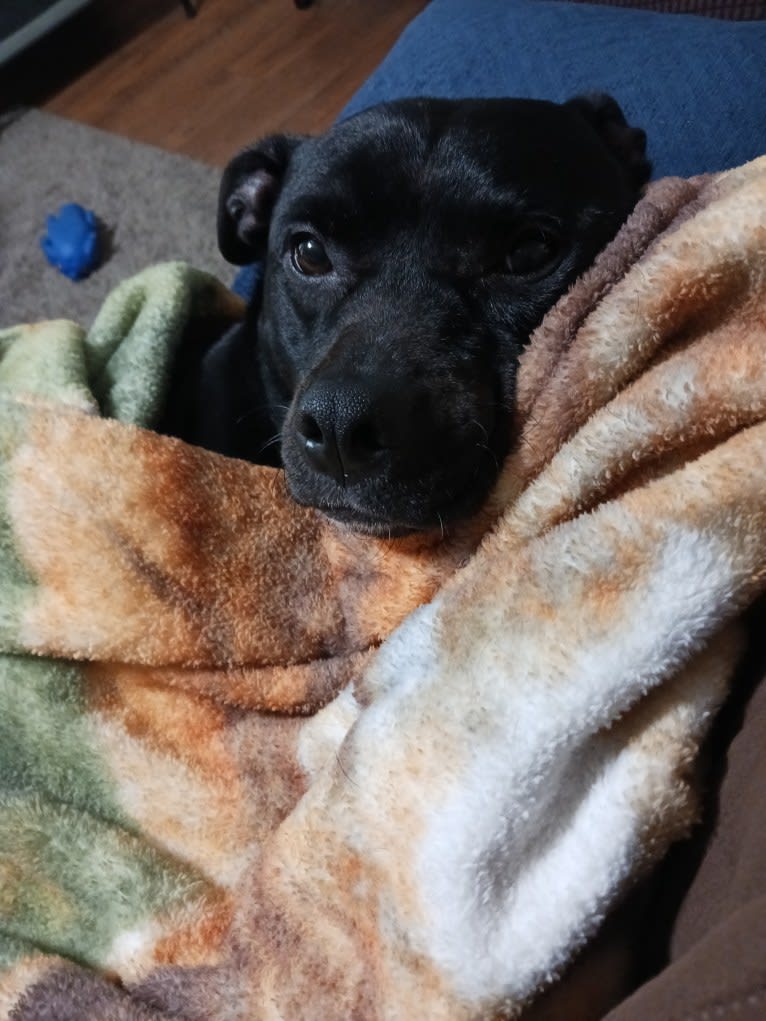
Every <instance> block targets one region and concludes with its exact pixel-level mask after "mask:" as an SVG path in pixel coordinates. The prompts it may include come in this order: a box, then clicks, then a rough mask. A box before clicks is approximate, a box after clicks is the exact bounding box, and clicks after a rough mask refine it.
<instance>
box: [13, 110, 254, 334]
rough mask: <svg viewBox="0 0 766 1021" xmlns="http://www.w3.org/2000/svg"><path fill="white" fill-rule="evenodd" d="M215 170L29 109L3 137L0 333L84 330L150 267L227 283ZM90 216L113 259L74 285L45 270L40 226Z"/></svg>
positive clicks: (228, 273)
mask: <svg viewBox="0 0 766 1021" xmlns="http://www.w3.org/2000/svg"><path fill="white" fill-rule="evenodd" d="M220 174H221V172H220V170H218V169H216V168H214V167H209V166H206V165H204V164H202V163H196V162H194V161H193V160H189V159H186V158H185V157H183V156H175V155H172V154H170V153H165V152H162V151H161V150H160V149H155V148H153V147H151V146H147V145H139V144H138V143H136V142H130V141H128V140H126V139H124V138H119V137H117V136H116V135H110V134H108V133H107V132H104V131H97V130H96V129H95V128H89V127H86V126H84V125H82V124H76V123H74V122H72V121H68V120H64V119H63V118H61V117H55V116H53V115H52V114H47V113H43V112H41V111H39V110H31V111H28V112H26V113H23V114H22V115H21V116H20V117H18V118H17V119H15V120H12V121H11V122H10V123H9V124H7V125H6V126H5V127H4V128H2V129H0V327H1V326H10V325H14V324H15V323H20V322H30V321H34V320H37V319H51V318H57V319H58V318H66V319H74V320H76V321H77V322H81V323H83V324H84V325H88V324H89V323H90V322H91V321H92V319H93V316H94V314H95V312H96V311H97V310H98V308H99V305H100V304H101V301H102V300H103V298H104V296H105V295H106V294H107V293H108V292H109V290H110V289H111V288H112V287H113V286H114V285H115V284H116V283H118V282H119V281H120V280H123V279H125V277H127V276H129V275H130V274H132V273H135V272H137V271H138V270H140V269H143V268H144V267H145V266H148V265H150V264H151V263H154V262H161V261H163V260H166V259H184V260H185V261H186V262H190V263H192V264H193V265H195V266H198V267H200V268H201V269H207V270H209V271H210V272H212V273H215V274H216V275H217V276H219V277H220V278H221V279H222V280H225V281H226V282H231V280H232V279H233V276H234V271H233V268H232V267H231V266H228V265H227V264H226V263H225V262H224V261H223V259H222V258H221V256H220V255H219V253H218V248H217V246H216V239H215V212H216V201H217V193H218V182H219V180H220ZM65 202H79V203H80V204H81V205H83V206H85V207H86V208H89V209H93V210H94V212H95V213H96V215H97V216H98V217H99V219H100V220H101V221H102V222H104V223H105V224H106V225H107V227H108V228H109V232H110V235H111V242H110V244H111V249H112V250H111V252H110V254H109V256H108V258H107V260H106V261H105V262H104V264H103V265H102V266H101V267H100V268H99V269H97V270H96V271H95V272H94V273H93V274H92V275H91V276H90V277H88V278H87V279H86V280H83V281H81V282H79V283H74V282H73V281H71V280H69V279H67V277H65V276H63V275H62V274H61V273H59V272H58V270H56V269H54V268H53V267H52V266H49V265H48V263H47V262H46V260H45V256H44V255H43V253H42V250H41V248H40V243H39V238H40V237H41V235H42V234H44V232H45V220H46V216H47V215H48V214H49V213H54V212H56V211H57V210H58V208H59V206H61V205H63V204H64V203H65Z"/></svg>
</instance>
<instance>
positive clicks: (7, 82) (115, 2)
mask: <svg viewBox="0 0 766 1021" xmlns="http://www.w3.org/2000/svg"><path fill="white" fill-rule="evenodd" d="M196 6H197V7H200V6H201V4H200V2H199V0H197V4H196ZM171 11H175V12H176V14H177V16H178V19H179V21H181V20H185V19H186V14H185V13H184V8H183V5H182V4H181V3H180V0H131V2H130V3H125V2H123V0H94V2H93V3H92V4H88V5H87V6H86V7H84V8H82V9H81V10H79V11H77V12H76V13H75V14H73V15H72V16H71V17H70V18H68V19H67V20H66V21H64V22H62V23H61V24H60V25H59V26H58V27H56V28H54V29H53V30H52V31H51V32H49V33H48V34H47V35H45V36H44V37H43V38H41V39H39V40H38V41H37V42H35V43H33V44H32V45H31V46H29V47H27V49H25V50H24V51H22V52H21V53H19V54H18V55H17V56H16V57H14V58H13V59H12V60H10V61H9V62H8V63H7V64H4V65H3V66H2V67H0V115H1V114H3V113H6V112H7V111H8V110H11V109H13V108H14V107H18V106H41V105H42V104H43V103H45V102H46V101H47V100H48V99H50V97H51V96H53V95H55V93H56V92H58V91H60V90H61V89H63V88H65V87H66V86H67V85H69V84H70V83H71V82H72V81H74V80H75V79H77V78H79V77H80V76H81V75H83V74H84V73H85V72H86V71H88V70H89V69H90V68H91V67H93V66H94V65H95V64H97V63H98V62H99V61H100V60H103V59H104V58H105V57H107V56H108V55H109V54H110V53H113V52H114V51H115V50H116V49H118V48H119V47H120V46H122V45H124V44H125V43H126V42H128V41H129V40H130V39H132V38H133V37H134V36H136V35H138V34H139V33H140V32H142V31H143V30H144V29H146V28H147V27H148V26H150V25H151V24H152V23H154V22H156V21H159V20H160V19H161V18H163V17H165V16H166V15H167V14H168V13H169V12H171Z"/></svg>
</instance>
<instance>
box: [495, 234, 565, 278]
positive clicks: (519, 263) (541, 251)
mask: <svg viewBox="0 0 766 1021" xmlns="http://www.w3.org/2000/svg"><path fill="white" fill-rule="evenodd" d="M560 251H561V242H560V240H559V238H557V237H556V235H555V234H553V233H552V232H551V231H548V230H546V229H545V228H543V227H526V228H524V229H523V230H521V231H519V233H518V234H517V235H516V237H515V238H514V239H513V242H512V244H511V248H510V251H509V252H508V253H507V254H506V256H505V265H506V269H507V270H508V271H509V272H511V273H513V274H514V276H520V277H523V276H531V275H533V274H536V273H540V272H542V271H543V270H545V269H547V268H548V267H549V266H552V264H553V263H554V261H555V260H556V258H557V256H558V255H559V254H560Z"/></svg>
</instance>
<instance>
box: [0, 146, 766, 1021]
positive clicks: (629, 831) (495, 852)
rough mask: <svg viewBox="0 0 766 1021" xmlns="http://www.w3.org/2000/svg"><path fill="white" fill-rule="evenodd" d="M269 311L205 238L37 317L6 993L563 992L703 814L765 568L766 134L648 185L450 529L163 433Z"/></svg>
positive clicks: (14, 732)
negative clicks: (75, 316) (247, 302)
mask: <svg viewBox="0 0 766 1021" xmlns="http://www.w3.org/2000/svg"><path fill="white" fill-rule="evenodd" d="M241 313H242V309H241V307H240V306H239V304H238V302H237V299H235V298H233V297H232V296H231V295H230V294H229V293H228V292H227V291H226V290H225V289H224V288H223V287H222V286H221V285H220V284H218V283H217V282H216V281H214V280H213V279H212V278H210V277H207V276H205V275H204V274H201V273H199V272H197V271H194V270H192V269H190V268H188V267H186V266H183V265H179V264H173V265H166V266H158V267H154V268H152V269H149V270H147V271H146V272H144V273H143V274H141V275H140V276H139V277H137V278H134V279H132V280H130V281H128V282H126V283H125V284H123V285H122V286H121V287H120V288H119V289H118V290H117V291H115V292H114V293H113V294H112V295H111V296H110V297H109V298H108V300H107V302H106V303H105V305H104V307H103V310H102V312H101V313H100V315H99V317H98V319H97V321H96V323H95V324H94V326H93V327H92V329H91V330H90V331H85V330H83V329H81V328H80V327H78V326H77V325H75V324H74V323H71V322H66V321H59V322H47V323H37V324H33V325H28V326H22V327H16V328H12V329H8V330H5V331H3V332H0V652H1V654H0V1016H2V1017H7V1018H12V1019H13V1021H33V1019H39V1021H42V1019H51V1018H55V1019H56V1021H68V1019H72V1021H74V1019H77V1021H169V1019H175V1021H203V1019H204V1021H234V1019H240V1018H248V1019H249V1021H277V1019H279V1021H317V1019H321V1021H348V1019H350V1018H354V1019H356V1021H403V1019H407V1021H409V1019H412V1018H423V1019H429V1021H464V1019H465V1021H468V1019H479V1018H488V1019H489V1018H500V1017H507V1018H513V1017H517V1016H522V1017H526V1016H529V1017H532V1016H535V1012H536V1010H537V1006H536V1001H537V1000H538V999H539V997H540V995H541V994H542V993H543V992H544V991H545V990H547V989H549V988H550V987H551V986H555V985H556V983H557V981H558V980H559V976H561V975H562V974H563V973H564V971H565V969H566V967H567V965H568V964H569V963H570V962H571V961H572V960H573V959H575V958H576V957H577V955H578V954H579V952H580V951H581V950H582V948H583V947H586V946H587V945H588V943H589V941H590V940H591V939H592V937H593V936H594V934H595V933H596V932H597V930H598V929H599V926H600V925H601V923H602V921H603V919H604V918H605V917H606V916H607V915H608V914H609V913H610V911H611V909H612V908H613V907H614V906H615V905H616V904H617V903H618V902H619V901H620V899H621V898H622V897H623V896H624V894H625V893H626V891H627V890H628V889H630V887H631V886H632V885H633V884H634V883H635V882H636V880H637V879H638V878H639V877H641V876H643V875H645V874H646V873H647V871H648V870H649V869H651V867H652V866H653V865H654V864H655V863H656V862H657V861H658V860H659V859H660V858H661V857H662V856H663V855H664V853H665V851H666V850H667V848H668V847H669V845H670V844H671V843H672V842H673V841H676V840H678V839H679V838H680V837H682V836H684V835H685V834H686V833H687V832H688V830H689V828H690V826H691V825H692V823H693V821H694V819H695V813H696V811H697V801H696V793H697V792H696V789H695V783H694V780H693V777H694V771H695V763H696V758H697V753H698V749H699V746H700V742H701V741H702V740H703V738H704V736H705V734H706V732H707V730H708V727H709V725H710V722H711V719H712V716H713V714H714V712H715V710H716V708H717V707H718V705H719V704H720V703H721V701H722V700H723V699H724V698H725V696H726V691H727V684H728V681H729V678H730V676H731V673H732V670H733V667H734V665H735V663H736V660H737V657H738V655H739V650H740V639H739V631H738V623H737V622H738V618H739V616H740V615H741V613H742V612H743V610H745V609H746V608H747V606H748V605H749V604H750V603H751V602H752V601H753V600H754V599H755V597H756V596H757V595H758V594H759V593H760V592H762V591H763V589H764V588H766V543H764V527H765V526H766V482H765V481H764V480H765V479H766V158H764V159H762V160H758V161H756V162H754V163H751V164H748V165H747V166H745V167H742V168H740V169H738V170H735V171H731V172H729V173H726V174H723V175H720V176H718V177H715V178H706V179H695V180H692V181H681V180H676V179H672V180H671V179H669V180H665V181H661V182H659V183H657V184H655V185H652V186H651V188H650V189H649V192H648V195H647V196H646V198H645V199H643V200H642V202H641V203H640V205H639V206H638V207H637V209H636V211H635V213H634V214H633V216H632V218H631V219H630V221H629V222H628V223H627V224H626V226H625V227H624V228H623V230H622V232H621V233H620V234H619V235H618V237H617V238H616V240H615V241H614V242H613V243H612V244H611V245H610V246H609V247H608V248H607V249H606V250H605V251H604V252H603V253H602V255H601V256H600V258H599V259H598V261H597V263H596V264H595V265H594V267H593V268H592V269H591V270H590V271H589V272H588V273H587V274H586V275H585V276H584V277H583V278H581V279H580V280H579V281H578V282H577V283H576V284H575V285H574V287H573V288H572V290H571V291H570V293H569V294H567V295H566V296H565V297H564V298H562V300H561V301H560V302H559V304H558V305H557V306H556V308H554V309H553V311H552V312H551V313H550V314H549V315H548V317H547V318H546V319H545V321H544V322H543V324H542V325H541V326H540V328H539V329H538V330H537V331H536V333H535V334H534V336H533V337H532V340H531V343H530V345H529V347H528V349H527V350H526V351H525V353H524V355H523V358H522V363H521V366H520V371H519V382H518V413H517V431H518V435H517V437H516V441H515V443H514V448H513V449H514V452H513V453H512V454H511V456H510V457H509V459H508V460H507V462H506V464H505V465H504V467H503V471H502V474H501V477H500V480H499V483H498V485H497V487H496V490H495V492H494V493H493V495H492V497H491V499H490V501H489V503H488V505H487V506H486V507H485V508H484V509H483V510H482V512H481V513H480V514H479V515H478V516H477V517H476V518H475V519H473V520H471V521H468V522H466V523H465V524H464V525H462V526H460V527H456V528H454V529H453V530H451V531H450V532H449V533H447V534H445V535H441V534H439V535H432V536H421V537H419V538H415V539H407V540H394V541H383V540H377V539H372V538H370V537H363V536H355V535H352V534H350V533H347V532H345V531H343V530H342V529H340V528H339V527H337V526H335V525H333V524H331V523H329V522H328V521H326V520H325V519H323V518H322V517H321V516H319V515H317V514H316V513H314V512H313V511H310V510H305V509H301V508H298V507H296V506H295V505H293V504H292V502H291V501H290V499H289V497H288V496H287V494H286V491H285V487H284V483H283V479H282V475H281V473H280V472H277V471H275V470H273V469H269V468H263V467H255V466H252V465H249V464H245V463H243V462H238V461H233V460H228V459H226V458H223V457H219V456H217V455H215V454H212V453H209V452H206V451H203V450H200V449H196V448H193V447H190V446H187V445H184V444H183V443H181V442H179V441H177V440H174V439H170V438H167V437H163V436H160V435H158V434H157V433H155V432H152V431H151V426H152V424H153V423H155V422H156V421H157V420H158V416H159V414H160V412H161V409H162V400H163V393H164V387H165V382H166V380H167V378H168V374H169V372H171V371H172V365H173V360H174V358H175V357H176V355H177V352H178V350H179V348H180V346H181V345H182V343H183V340H184V338H185V337H188V335H189V333H190V331H202V335H205V331H207V332H208V333H209V334H210V335H212V333H213V332H215V331H220V329H221V328H222V325H223V324H225V323H226V322H230V321H232V320H234V319H236V318H237V317H238V316H240V315H241ZM560 984H561V985H562V986H564V987H565V986H566V979H564V981H563V983H560ZM564 992H566V990H565V989H564ZM586 1001H587V996H586ZM596 1009H597V1008H596V1006H595V1005H594V1004H589V1003H588V1002H583V1003H580V1004H579V1005H577V1006H576V1007H569V1008H567V1013H565V1014H564V1013H561V1011H559V1013H558V1014H556V1013H555V1012H554V1013H553V1014H552V1015H551V1016H554V1017H560V1018H563V1017H566V1018H567V1021H570V1018H575V1017H578V1018H579V1017H583V1018H585V1017H588V1016H598V1014H597V1013H595V1012H596ZM578 1011H579V1013H578ZM589 1011H590V1013H589Z"/></svg>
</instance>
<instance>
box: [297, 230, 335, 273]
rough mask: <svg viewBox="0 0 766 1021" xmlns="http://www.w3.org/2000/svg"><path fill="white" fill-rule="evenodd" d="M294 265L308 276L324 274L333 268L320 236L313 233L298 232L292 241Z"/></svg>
mask: <svg viewBox="0 0 766 1021" xmlns="http://www.w3.org/2000/svg"><path fill="white" fill-rule="evenodd" d="M292 260H293V266H294V267H295V268H296V269H297V270H298V272H299V273H301V274H302V275H303V276H306V277H318V276H323V275H324V274H325V273H329V272H330V270H331V269H332V263H331V262H330V259H329V257H328V255H327V252H326V251H325V247H324V245H323V244H322V242H321V241H320V240H319V238H316V237H314V235H313V234H298V235H296V237H294V238H293V243H292Z"/></svg>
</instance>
